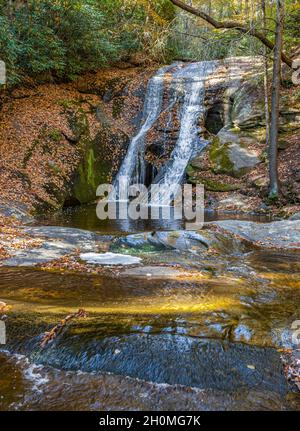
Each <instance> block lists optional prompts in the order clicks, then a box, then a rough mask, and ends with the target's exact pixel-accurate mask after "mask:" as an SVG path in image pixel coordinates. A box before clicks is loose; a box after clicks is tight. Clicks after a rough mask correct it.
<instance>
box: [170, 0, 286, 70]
mask: <svg viewBox="0 0 300 431" xmlns="http://www.w3.org/2000/svg"><path fill="white" fill-rule="evenodd" d="M170 1H171V2H172V3H173V4H174V5H175V6H178V7H179V8H180V9H182V10H184V11H186V12H189V13H191V14H193V15H195V16H198V17H199V18H201V19H203V20H204V21H206V22H207V23H209V24H210V25H212V26H213V27H214V28H217V29H222V28H223V29H234V30H238V31H239V32H241V33H243V34H246V33H247V34H249V35H251V36H253V37H256V38H257V39H259V40H260V41H261V42H262V43H263V44H264V45H265V46H266V47H267V48H269V49H270V50H273V49H274V46H275V45H274V43H273V42H272V41H271V40H269V39H268V38H267V37H266V36H265V35H264V34H263V33H262V32H260V31H258V30H256V29H255V28H252V27H247V26H245V25H243V24H242V23H240V22H236V21H217V20H215V19H214V18H213V17H211V16H210V15H208V14H206V13H205V12H203V11H201V10H199V9H196V8H194V7H193V6H190V5H187V4H186V3H184V2H183V1H181V0H170ZM281 59H282V61H283V62H284V63H285V64H287V65H288V66H289V67H290V68H292V60H291V59H290V58H289V57H288V56H287V55H286V54H284V53H283V52H282V54H281Z"/></svg>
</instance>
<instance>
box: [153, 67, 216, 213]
mask: <svg viewBox="0 0 300 431" xmlns="http://www.w3.org/2000/svg"><path fill="white" fill-rule="evenodd" d="M216 64H217V63H216V62H214V61H203V62H201V63H192V64H189V65H188V66H186V67H185V68H184V69H181V70H179V71H177V72H175V74H174V82H175V83H177V86H179V88H180V89H181V90H182V86H183V92H184V99H183V104H182V108H181V112H180V132H179V137H178V140H177V142H176V145H175V148H174V150H173V152H172V154H171V157H170V160H169V161H168V163H167V164H166V165H165V166H164V167H163V168H162V172H158V174H157V177H156V178H155V179H154V183H158V184H163V185H164V190H165V192H163V193H161V194H160V195H154V196H152V205H169V203H170V190H171V186H172V185H176V184H178V185H179V184H181V182H182V180H183V178H184V174H185V170H186V167H187V165H188V163H189V161H190V159H191V157H192V156H193V155H195V153H199V152H200V151H201V150H202V149H204V148H205V146H206V145H207V144H208V141H206V140H205V139H204V138H203V137H202V136H201V135H202V134H203V132H202V129H201V124H202V123H203V121H204V119H205V113H206V108H205V106H204V98H205V82H206V79H207V77H208V76H209V75H210V74H211V73H212V72H213V71H214V69H215V67H216Z"/></svg>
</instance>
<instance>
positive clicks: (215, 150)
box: [209, 137, 234, 175]
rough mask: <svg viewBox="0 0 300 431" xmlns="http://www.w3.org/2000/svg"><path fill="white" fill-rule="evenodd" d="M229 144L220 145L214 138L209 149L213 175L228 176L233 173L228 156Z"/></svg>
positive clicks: (217, 139)
mask: <svg viewBox="0 0 300 431" xmlns="http://www.w3.org/2000/svg"><path fill="white" fill-rule="evenodd" d="M228 147H229V144H228V143H225V144H221V143H220V140H219V138H217V137H215V138H214V139H213V142H212V144H211V146H210V149H209V158H210V160H211V163H212V167H213V171H214V172H215V173H222V174H229V175H231V174H232V173H233V172H234V166H233V163H232V162H231V160H230V158H229V155H228Z"/></svg>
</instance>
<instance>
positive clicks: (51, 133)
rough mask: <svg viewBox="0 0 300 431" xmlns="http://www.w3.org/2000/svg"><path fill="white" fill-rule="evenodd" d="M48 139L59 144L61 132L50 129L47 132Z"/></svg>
mask: <svg viewBox="0 0 300 431" xmlns="http://www.w3.org/2000/svg"><path fill="white" fill-rule="evenodd" d="M48 137H49V138H50V139H51V140H52V141H53V142H59V141H60V140H61V132H60V130H57V129H50V130H49V132H48Z"/></svg>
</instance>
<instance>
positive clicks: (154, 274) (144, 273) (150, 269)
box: [121, 266, 191, 279]
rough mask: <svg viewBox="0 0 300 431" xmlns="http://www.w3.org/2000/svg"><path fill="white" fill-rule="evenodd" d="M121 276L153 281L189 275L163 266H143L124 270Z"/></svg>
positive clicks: (189, 274)
mask: <svg viewBox="0 0 300 431" xmlns="http://www.w3.org/2000/svg"><path fill="white" fill-rule="evenodd" d="M121 275H123V276H127V277H128V276H129V277H142V278H145V277H146V278H151V279H152V278H153V279H163V278H166V279H170V278H180V277H189V276H191V273H189V272H185V271H180V270H179V269H176V268H170V267H167V266H166V267H165V266H143V267H137V268H130V269H126V270H125V271H123V272H122V273H121Z"/></svg>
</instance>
